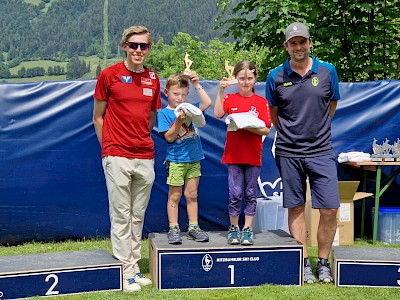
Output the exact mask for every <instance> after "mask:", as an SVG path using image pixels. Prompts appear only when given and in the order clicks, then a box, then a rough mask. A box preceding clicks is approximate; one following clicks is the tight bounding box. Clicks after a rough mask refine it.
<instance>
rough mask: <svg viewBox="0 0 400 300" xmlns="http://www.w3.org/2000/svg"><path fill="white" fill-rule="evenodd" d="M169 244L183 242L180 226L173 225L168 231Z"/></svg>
mask: <svg viewBox="0 0 400 300" xmlns="http://www.w3.org/2000/svg"><path fill="white" fill-rule="evenodd" d="M168 243H169V244H182V238H181V231H180V229H179V227H178V226H171V227H170V228H169V231H168Z"/></svg>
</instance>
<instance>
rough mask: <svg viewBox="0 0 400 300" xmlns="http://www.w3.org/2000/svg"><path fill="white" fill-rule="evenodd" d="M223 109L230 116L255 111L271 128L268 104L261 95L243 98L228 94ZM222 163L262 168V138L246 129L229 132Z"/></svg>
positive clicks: (237, 94)
mask: <svg viewBox="0 0 400 300" xmlns="http://www.w3.org/2000/svg"><path fill="white" fill-rule="evenodd" d="M223 108H224V111H225V113H228V114H234V113H240V112H248V111H254V112H255V113H257V114H258V118H259V119H261V120H263V121H264V122H265V126H266V127H271V117H270V114H269V106H268V102H267V100H266V99H265V98H263V97H261V96H259V95H256V94H253V95H252V96H251V97H243V96H241V95H240V94H239V93H236V94H227V95H226V96H225V97H224V100H223ZM222 162H223V163H225V164H248V165H253V166H261V163H262V136H261V135H258V134H255V133H252V132H250V131H248V130H245V129H239V130H237V131H228V132H227V134H226V143H225V150H224V154H223V156H222Z"/></svg>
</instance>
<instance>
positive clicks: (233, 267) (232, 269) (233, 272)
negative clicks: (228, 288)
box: [228, 265, 235, 284]
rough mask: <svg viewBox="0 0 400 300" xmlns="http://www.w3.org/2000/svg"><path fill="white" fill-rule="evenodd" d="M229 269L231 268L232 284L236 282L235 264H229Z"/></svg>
mask: <svg viewBox="0 0 400 300" xmlns="http://www.w3.org/2000/svg"><path fill="white" fill-rule="evenodd" d="M228 269H231V284H235V265H229V266H228Z"/></svg>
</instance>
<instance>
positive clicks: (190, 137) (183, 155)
mask: <svg viewBox="0 0 400 300" xmlns="http://www.w3.org/2000/svg"><path fill="white" fill-rule="evenodd" d="M194 105H195V106H197V107H199V106H200V103H197V104H194ZM175 121H176V116H175V112H174V110H172V109H169V108H163V109H161V110H160V111H159V112H158V113H157V123H158V132H159V133H160V134H162V133H163V132H166V131H168V130H169V129H170V128H171V126H172V124H173V123H175ZM202 159H204V154H203V148H202V146H201V140H200V136H199V134H198V129H197V127H196V126H195V125H194V124H193V122H192V123H190V124H189V126H186V125H185V123H183V124H182V128H181V130H180V131H179V133H178V136H177V138H176V139H175V141H173V142H172V143H167V155H166V158H165V160H167V161H171V162H177V163H194V162H197V161H200V160H202Z"/></svg>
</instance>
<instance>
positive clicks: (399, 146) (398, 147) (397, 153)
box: [392, 138, 400, 161]
mask: <svg viewBox="0 0 400 300" xmlns="http://www.w3.org/2000/svg"><path fill="white" fill-rule="evenodd" d="M392 151H393V156H394V159H395V160H396V161H400V139H399V138H397V142H396V143H394V144H393V146H392Z"/></svg>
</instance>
